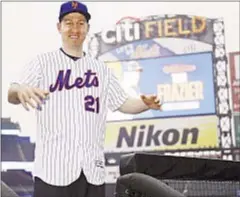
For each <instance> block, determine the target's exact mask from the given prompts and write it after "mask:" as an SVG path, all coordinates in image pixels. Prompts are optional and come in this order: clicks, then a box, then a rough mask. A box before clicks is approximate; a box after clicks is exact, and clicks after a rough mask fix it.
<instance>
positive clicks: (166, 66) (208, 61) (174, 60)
mask: <svg viewBox="0 0 240 197" xmlns="http://www.w3.org/2000/svg"><path fill="white" fill-rule="evenodd" d="M108 65H109V67H111V68H112V69H113V71H114V72H115V75H116V76H117V77H118V78H119V80H120V82H121V83H122V86H123V87H124V89H125V90H126V91H127V93H128V94H129V95H131V96H133V97H139V95H141V94H154V95H157V96H158V98H159V99H160V100H161V103H162V111H156V110H149V111H147V112H143V113H141V114H137V115H126V114H121V113H120V112H114V113H111V112H109V114H108V120H109V121H113V120H131V119H141V118H159V117H173V116H190V115H200V114H204V115H205V114H215V96H214V82H213V66H212V53H199V54H188V55H179V56H173V57H164V58H151V59H142V60H136V61H121V62H111V63H108Z"/></svg>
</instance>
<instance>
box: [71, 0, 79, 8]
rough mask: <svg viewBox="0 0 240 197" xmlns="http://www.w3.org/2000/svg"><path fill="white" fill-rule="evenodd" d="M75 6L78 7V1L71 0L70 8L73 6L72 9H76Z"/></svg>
mask: <svg viewBox="0 0 240 197" xmlns="http://www.w3.org/2000/svg"><path fill="white" fill-rule="evenodd" d="M77 7H78V2H76V1H73V2H72V8H73V9H77Z"/></svg>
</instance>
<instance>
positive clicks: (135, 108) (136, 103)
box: [118, 95, 161, 114]
mask: <svg viewBox="0 0 240 197" xmlns="http://www.w3.org/2000/svg"><path fill="white" fill-rule="evenodd" d="M149 109H154V110H160V109H161V105H160V101H159V99H157V97H156V96H145V95H142V96H141V98H132V97H129V98H128V99H127V100H126V101H125V102H124V103H123V104H122V105H121V107H120V108H119V109H118V110H119V111H120V112H122V113H126V114H139V113H142V112H144V111H147V110H149Z"/></svg>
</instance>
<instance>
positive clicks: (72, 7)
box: [59, 1, 91, 21]
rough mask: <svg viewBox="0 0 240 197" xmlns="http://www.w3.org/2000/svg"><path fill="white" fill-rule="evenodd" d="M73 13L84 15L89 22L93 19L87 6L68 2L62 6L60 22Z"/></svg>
mask: <svg viewBox="0 0 240 197" xmlns="http://www.w3.org/2000/svg"><path fill="white" fill-rule="evenodd" d="M72 12H78V13H80V14H82V15H84V16H85V17H86V19H87V21H89V20H90V19H91V15H90V14H89V13H88V8H87V6H86V5H85V4H83V3H80V2H78V1H68V2H66V3H63V4H62V5H61V8H60V13H59V21H61V20H62V18H63V17H64V16H65V15H67V14H70V13H72Z"/></svg>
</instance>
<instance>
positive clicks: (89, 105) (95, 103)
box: [84, 95, 99, 114]
mask: <svg viewBox="0 0 240 197" xmlns="http://www.w3.org/2000/svg"><path fill="white" fill-rule="evenodd" d="M84 101H85V110H86V111H90V112H95V113H97V114H98V113H99V97H97V98H94V97H93V96H90V95H89V96H86V97H85V98H84Z"/></svg>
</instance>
